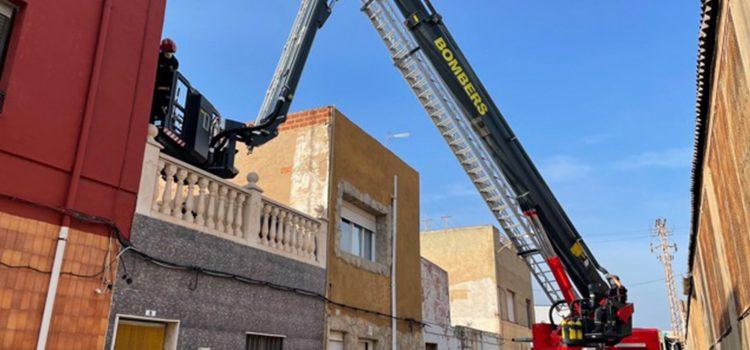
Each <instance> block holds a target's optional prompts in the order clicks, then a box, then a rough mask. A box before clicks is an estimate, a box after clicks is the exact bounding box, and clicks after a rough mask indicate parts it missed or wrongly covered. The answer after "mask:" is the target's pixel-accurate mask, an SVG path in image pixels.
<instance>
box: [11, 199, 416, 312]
mask: <svg viewBox="0 0 750 350" xmlns="http://www.w3.org/2000/svg"><path fill="white" fill-rule="evenodd" d="M0 196H2V197H5V198H6V199H9V200H12V201H18V202H22V203H25V204H27V205H30V206H34V207H38V208H44V209H48V210H54V211H56V212H59V213H61V214H63V215H68V216H70V217H72V218H74V219H76V220H78V221H81V222H86V223H94V224H99V225H103V226H105V227H106V228H107V229H108V232H109V234H110V235H113V236H114V237H115V238H117V240H118V242H119V243H120V246H121V247H123V250H122V251H120V253H119V254H118V255H117V256H116V257H115V259H120V261H121V262H123V263H124V259H121V257H122V255H123V254H124V253H125V252H128V253H130V254H132V255H134V256H135V257H138V258H140V259H142V260H144V261H146V262H149V263H152V264H154V265H157V266H161V267H164V268H169V269H174V270H191V271H195V272H196V277H195V279H194V282H195V288H197V280H198V279H197V275H198V274H204V275H207V276H213V277H217V278H228V279H233V280H236V281H239V282H242V283H246V284H253V285H261V286H265V287H268V288H270V289H274V290H280V291H286V292H291V293H295V294H299V295H303V296H307V297H311V298H315V299H318V300H320V301H323V302H324V303H326V304H329V305H333V306H338V307H341V308H345V309H349V310H352V311H356V312H362V313H366V314H371V315H375V316H378V317H384V318H390V319H395V320H398V321H402V322H407V323H408V324H409V325H410V326H411V325H418V326H420V327H424V326H426V323H424V322H423V321H420V320H417V319H414V318H411V317H399V316H393V315H390V314H387V313H383V312H379V311H374V310H369V309H365V308H361V307H357V306H352V305H348V304H344V303H340V302H337V301H334V300H332V299H329V298H328V297H326V296H325V295H323V294H321V293H318V292H315V291H310V290H306V289H301V288H295V287H290V286H286V285H282V284H278V283H273V282H270V281H265V280H260V279H255V278H251V277H247V276H242V275H237V274H233V273H229V272H224V271H218V270H214V269H210V268H204V267H199V266H191V265H183V264H178V263H173V262H170V261H167V260H164V259H161V258H158V257H154V256H151V255H149V254H148V253H145V252H142V251H140V250H138V249H137V248H136V247H135V246H133V245H132V243H131V242H130V240H128V239H127V238H125V237H124V236H123V235H122V232H120V229H119V228H118V227H117V225H116V224H115V223H114V222H112V221H111V220H109V219H107V218H104V217H100V216H95V215H90V214H86V213H82V212H79V211H76V210H73V209H69V208H60V207H54V206H48V205H45V204H41V203H36V202H32V201H29V200H26V199H22V198H18V197H14V196H9V195H6V194H0ZM113 262H114V261H113ZM0 264H1V265H3V266H7V267H12V268H28V269H31V270H34V271H38V272H40V273H51V271H44V270H41V269H37V268H35V267H32V266H30V265H25V266H20V265H18V266H16V265H10V264H6V263H4V262H0ZM123 270H125V274H124V275H123V276H122V277H123V279H125V280H126V282H127V283H128V284H129V283H130V282H132V279H131V278H130V275H129V274H128V273H127V271H126V269H123ZM104 272H105V270H104V269H102V271H100V272H98V273H96V274H94V275H82V274H76V273H73V272H63V273H62V274H67V275H72V276H76V277H82V278H84V277H85V278H91V277H98V276H100V275H101V274H103V273H104ZM191 285H192V283H191ZM188 288H190V286H189V287H188Z"/></svg>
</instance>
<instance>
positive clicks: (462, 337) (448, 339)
mask: <svg viewBox="0 0 750 350" xmlns="http://www.w3.org/2000/svg"><path fill="white" fill-rule="evenodd" d="M424 333H425V334H424V341H425V344H435V345H437V348H438V350H465V349H477V350H500V349H503V348H507V347H506V346H505V345H504V343H503V340H502V339H501V338H500V337H498V336H497V334H492V333H488V332H482V331H480V330H476V329H472V328H467V327H451V326H431V327H428V328H426V329H425V332H424Z"/></svg>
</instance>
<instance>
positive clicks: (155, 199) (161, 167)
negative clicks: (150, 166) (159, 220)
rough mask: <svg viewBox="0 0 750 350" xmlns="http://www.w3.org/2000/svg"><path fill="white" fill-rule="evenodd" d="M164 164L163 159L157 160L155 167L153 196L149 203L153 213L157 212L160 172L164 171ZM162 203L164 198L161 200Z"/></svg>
mask: <svg viewBox="0 0 750 350" xmlns="http://www.w3.org/2000/svg"><path fill="white" fill-rule="evenodd" d="M165 165H166V164H165V163H164V160H163V159H159V162H158V163H157V165H156V174H155V175H156V178H155V179H154V195H153V198H152V203H151V210H153V211H159V194H158V193H159V185H161V172H162V171H163V170H164V166H165ZM161 200H162V201H163V200H164V198H161Z"/></svg>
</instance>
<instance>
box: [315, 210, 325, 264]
mask: <svg viewBox="0 0 750 350" xmlns="http://www.w3.org/2000/svg"><path fill="white" fill-rule="evenodd" d="M315 218H316V219H317V221H318V230H317V231H316V233H315V261H317V262H318V263H321V264H323V266H325V262H326V254H327V248H328V247H327V242H326V240H327V237H328V213H327V211H326V209H325V207H323V206H322V205H318V206H316V207H315Z"/></svg>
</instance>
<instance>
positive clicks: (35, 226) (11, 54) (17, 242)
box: [0, 0, 165, 349]
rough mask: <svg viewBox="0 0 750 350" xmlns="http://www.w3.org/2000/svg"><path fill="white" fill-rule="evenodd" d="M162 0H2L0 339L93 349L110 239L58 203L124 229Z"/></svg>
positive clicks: (100, 337)
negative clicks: (104, 219)
mask: <svg viewBox="0 0 750 350" xmlns="http://www.w3.org/2000/svg"><path fill="white" fill-rule="evenodd" d="M164 8H165V0H99V1H90V0H88V1H81V0H65V1H60V0H34V1H25V0H0V14H3V15H6V14H7V16H4V17H3V18H0V19H2V20H3V21H2V22H3V23H1V24H0V27H2V28H3V32H2V33H0V34H2V35H0V39H3V38H5V39H7V40H5V42H0V45H3V46H2V47H3V48H4V50H3V60H2V62H1V66H0V67H1V68H0V69H1V71H0V74H2V75H0V92H2V97H3V98H2V105H1V106H0V108H1V111H0V348H2V349H33V348H44V346H46V348H47V349H95V348H99V349H101V348H102V347H103V344H104V333H105V330H106V328H107V317H108V313H109V304H110V299H111V293H109V292H108V289H107V286H108V283H109V282H110V281H111V279H112V278H114V277H115V276H112V274H111V271H113V269H114V266H109V264H108V263H109V262H110V261H112V260H111V259H112V257H114V256H115V255H116V253H117V249H118V246H117V240H116V239H113V238H111V237H110V236H109V234H110V233H111V231H110V230H109V229H108V228H107V227H106V226H105V225H97V224H92V223H85V222H82V221H81V220H79V219H77V218H75V217H71V216H69V215H67V214H64V213H62V212H61V210H59V209H60V208H64V209H66V210H72V211H76V212H81V213H86V214H89V215H96V216H100V217H103V218H106V219H108V220H111V221H112V222H114V223H115V224H116V225H117V227H118V228H119V230H120V231H121V232H122V234H123V235H124V236H126V237H127V236H128V234H129V230H130V224H131V221H132V218H133V212H134V207H135V200H136V194H137V190H138V182H139V179H140V168H141V162H142V158H143V151H144V144H145V139H146V133H147V125H148V114H149V110H150V105H151V97H152V91H153V84H154V76H155V72H156V61H157V52H158V44H159V39H160V35H161V32H162V24H163V18H164ZM32 203H33V204H32ZM55 208H57V209H55ZM38 343H40V344H38ZM39 345H41V347H39Z"/></svg>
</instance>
